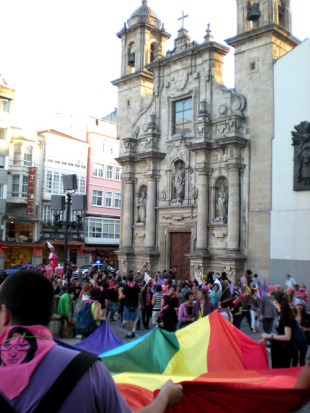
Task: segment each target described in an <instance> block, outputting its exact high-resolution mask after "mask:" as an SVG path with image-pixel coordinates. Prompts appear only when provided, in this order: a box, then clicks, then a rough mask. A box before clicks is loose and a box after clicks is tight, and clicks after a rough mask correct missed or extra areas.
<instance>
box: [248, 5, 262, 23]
mask: <svg viewBox="0 0 310 413" xmlns="http://www.w3.org/2000/svg"><path fill="white" fill-rule="evenodd" d="M261 15H262V14H261V12H260V11H259V4H258V3H254V4H252V5H251V9H250V12H249V14H248V17H247V20H250V21H255V20H258V19H259V18H260V16H261Z"/></svg>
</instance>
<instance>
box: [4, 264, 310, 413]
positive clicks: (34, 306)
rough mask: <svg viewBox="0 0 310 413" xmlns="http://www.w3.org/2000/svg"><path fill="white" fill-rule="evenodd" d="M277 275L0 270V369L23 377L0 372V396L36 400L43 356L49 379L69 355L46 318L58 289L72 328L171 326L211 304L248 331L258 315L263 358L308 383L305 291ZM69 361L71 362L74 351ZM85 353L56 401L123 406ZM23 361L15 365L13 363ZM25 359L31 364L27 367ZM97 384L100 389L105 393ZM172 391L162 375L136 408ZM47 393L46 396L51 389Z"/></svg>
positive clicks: (309, 324)
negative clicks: (75, 274) (275, 280)
mask: <svg viewBox="0 0 310 413" xmlns="http://www.w3.org/2000/svg"><path fill="white" fill-rule="evenodd" d="M165 277H166V278H165ZM286 281H288V282H289V283H286V284H285V287H284V288H282V287H281V286H280V285H275V286H272V285H269V286H266V285H265V283H264V282H261V281H260V280H259V277H258V276H256V275H254V276H252V272H251V271H250V270H247V271H246V272H245V273H244V275H243V276H242V277H241V278H240V279H239V280H236V281H234V282H233V281H231V280H229V279H228V277H227V275H226V273H225V272H224V273H222V274H219V273H213V272H209V273H208V274H207V275H206V276H200V277H196V278H193V279H191V280H182V279H180V278H179V277H178V276H177V272H176V271H174V273H173V272H170V271H169V273H168V272H165V274H164V275H163V274H160V273H156V274H154V275H152V276H151V275H150V274H149V272H148V271H147V269H146V268H143V269H141V270H140V271H137V272H136V273H135V274H134V273H133V271H131V272H129V273H128V274H126V276H121V275H120V273H119V272H116V273H108V272H103V271H102V272H91V271H90V273H89V274H88V277H87V279H86V280H85V282H83V283H81V282H80V281H78V280H74V279H73V278H70V279H69V278H67V280H66V281H64V280H62V279H61V277H59V276H58V275H57V273H56V274H53V275H52V277H49V278H48V277H47V276H46V274H45V273H44V271H43V272H42V274H38V272H34V271H21V272H19V273H16V274H14V276H10V277H7V278H6V279H5V281H4V283H3V284H2V286H1V287H0V335H1V340H2V341H1V343H2V344H1V346H2V347H1V350H0V368H6V367H9V369H6V370H7V371H9V373H10V374H9V375H8V374H5V377H6V381H7V382H8V383H11V382H10V380H11V378H12V380H13V381H16V377H19V378H20V377H22V378H23V379H22V380H18V385H17V386H13V387H12V386H10V385H9V386H6V383H4V382H3V383H2V384H3V386H2V385H1V386H2V387H1V389H0V390H1V392H2V395H1V392H0V402H1V397H2V398H3V400H4V402H5V403H8V404H9V405H10V406H11V407H14V408H16V409H17V411H18V406H19V405H23V406H24V404H25V403H26V404H27V403H28V402H27V400H30V398H29V397H28V396H29V395H31V400H32V403H33V404H34V405H39V404H40V403H41V402H42V397H43V396H44V394H45V392H46V391H47V394H48V383H47V385H46V386H43V387H42V388H41V389H40V391H39V392H38V391H37V386H38V383H39V382H40V380H41V377H42V374H43V373H44V371H46V370H49V371H50V369H51V366H52V365H53V374H52V375H50V376H49V377H50V379H49V380H48V382H53V381H54V380H56V379H57V376H58V375H59V374H60V375H62V374H67V372H66V371H65V370H66V368H65V370H64V372H63V373H62V371H63V369H64V367H66V365H67V360H69V361H68V362H69V364H68V366H69V365H70V364H71V363H73V362H74V357H75V355H76V353H75V352H73V351H71V350H68V349H63V348H61V347H59V346H56V345H55V343H53V341H52V339H51V338H52V336H51V334H50V332H49V330H48V329H47V328H46V327H47V326H48V323H49V321H50V319H51V316H52V313H53V306H54V294H55V293H56V294H57V295H58V296H59V303H58V312H59V314H60V315H61V316H62V317H63V319H64V320H65V321H66V323H67V324H68V325H71V326H72V327H73V330H72V331H73V334H80V335H81V337H82V338H83V337H86V336H88V335H89V334H91V332H92V331H94V330H95V329H96V328H98V327H99V326H100V324H101V323H102V322H107V320H109V321H110V322H113V321H115V320H116V318H119V319H120V321H121V322H122V323H123V325H124V327H125V328H126V330H127V332H126V336H125V337H126V338H127V339H134V338H135V337H136V330H138V329H142V328H143V329H149V328H162V329H165V330H167V331H175V330H176V329H178V328H184V327H186V326H188V325H189V324H191V323H193V322H195V321H196V320H199V319H201V318H202V317H205V316H207V315H209V314H210V313H212V312H213V311H218V312H219V313H220V314H221V315H222V316H223V317H225V318H226V319H227V320H228V321H229V322H231V323H232V324H233V325H234V326H235V327H236V328H240V326H241V323H242V321H243V319H244V318H246V320H247V322H248V323H249V326H250V328H251V329H252V331H253V333H257V332H259V331H260V330H259V328H260V326H261V325H262V328H263V330H264V332H263V334H262V335H261V337H262V339H264V340H265V342H266V345H267V346H269V347H270V351H271V361H272V367H273V368H279V367H290V366H297V365H300V366H304V368H303V370H302V372H301V374H300V376H299V378H298V380H297V382H296V387H309V386H310V364H309V357H308V359H307V361H306V355H307V350H308V345H309V336H310V316H309V314H308V309H309V295H308V292H307V288H306V286H305V285H304V284H301V285H298V284H296V282H294V281H295V280H292V277H290V276H289V275H287V276H286ZM38 308H40V311H38ZM85 314H88V316H85ZM260 322H261V323H260ZM87 323H88V324H87ZM301 335H302V336H303V337H302V338H303V340H301ZM15 341H16V343H15ZM297 344H298V346H297ZM18 346H19V347H20V350H18V351H19V353H18V357H19V359H18V360H17V359H16V358H15V356H14V357H13V355H12V354H13V349H14V352H15V353H16V351H15V350H16V348H17V347H18ZM19 347H18V348H19ZM37 349H39V350H40V351H39V352H37V351H36V350H37ZM11 350H12V351H11ZM15 353H14V354H15ZM37 353H38V354H39V353H40V354H41V353H42V354H43V353H44V354H47V356H45V357H44V358H43V359H42V358H41V357H37V356H36V354H37ZM16 354H17V353H16ZM64 358H65V359H66V362H65V363H63V362H64ZM76 362H77V363H80V361H79V360H77V361H76ZM91 363H95V364H91V365H92V366H91V367H89V368H88V370H86V371H85V373H84V372H83V376H82V378H81V379H80V380H79V381H78V383H77V385H76V386H75V387H74V391H73V393H72V394H73V395H72V397H68V398H67V399H66V400H65V401H63V400H57V403H59V405H61V403H63V404H62V409H61V410H60V411H67V410H66V409H67V405H68V403H73V400H74V405H76V401H77V400H80V399H79V397H80V396H81V397H82V399H83V403H82V402H81V406H82V405H83V406H84V405H85V403H88V404H92V403H95V404H96V406H100V407H102V406H107V409H108V410H107V411H131V410H130V409H129V408H128V406H127V404H126V403H125V401H124V400H123V399H122V397H121V395H120V394H119V392H118V391H117V389H116V387H115V385H114V383H113V380H112V379H111V377H110V376H109V374H108V372H107V370H106V369H105V367H104V366H103V364H102V363H100V362H96V361H94V360H93V361H91ZM24 365H25V368H26V369H24V370H25V374H23V372H22V371H21V370H20V369H21V368H22V367H23V366H24ZM16 366H17V367H18V370H17V369H16ZM13 367H14V368H13ZM28 367H31V369H32V368H34V369H35V370H34V372H35V373H34V374H33V373H31V376H29V374H28V370H27V369H28ZM14 369H15V370H14ZM24 370H23V371H24ZM26 373H27V374H26ZM54 373H55V374H54ZM54 376H55V377H54ZM2 377H4V375H2ZM94 377H97V378H98V377H100V378H101V379H100V382H102V383H104V386H108V391H107V388H104V389H101V390H100V392H98V391H97V390H98V389H97V388H95V387H94V388H93V389H91V390H90V391H91V397H88V396H87V395H86V394H85V391H84V390H85V389H84V387H85V386H84V384H85V383H86V382H88V383H92V382H94V380H93V378H94ZM0 382H1V381H0ZM96 382H97V380H96ZM12 388H14V392H15V390H16V392H15V393H14V395H12V394H11V393H12V392H11V389H12ZM25 389H26V390H25ZM107 394H108V395H109V397H107V396H105V395H107ZM181 394H182V386H180V385H173V383H172V382H171V381H168V382H167V383H166V384H165V385H164V386H163V388H162V391H161V392H160V393H159V396H158V397H157V398H156V399H155V400H154V402H153V404H151V405H149V406H147V407H146V408H144V409H142V410H141V412H142V411H143V412H148V411H164V410H165V408H167V407H169V406H172V405H174V404H175V403H177V402H178V401H179V400H180V397H181ZM3 395H4V397H3ZM25 397H26V399H25ZM45 397H46V396H45ZM82 399H81V400H82ZM48 400H49V402H52V401H51V397H49V399H48ZM111 406H112V407H111ZM115 406H117V409H116V410H115ZM92 407H93V405H92ZM89 408H90V405H89ZM77 411H80V410H78V409H77ZM91 411H97V410H96V409H94V410H91Z"/></svg>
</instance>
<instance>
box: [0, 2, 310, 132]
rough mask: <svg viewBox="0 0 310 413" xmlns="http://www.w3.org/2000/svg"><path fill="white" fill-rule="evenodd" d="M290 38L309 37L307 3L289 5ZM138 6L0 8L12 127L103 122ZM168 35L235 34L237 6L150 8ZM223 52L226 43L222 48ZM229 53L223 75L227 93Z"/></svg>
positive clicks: (0, 57)
mask: <svg viewBox="0 0 310 413" xmlns="http://www.w3.org/2000/svg"><path fill="white" fill-rule="evenodd" d="M291 3H292V33H293V35H294V36H296V37H297V38H299V39H300V40H304V39H305V38H306V37H310V26H309V23H308V22H309V16H310V0H291ZM140 5H141V0H112V1H106V0H0V6H1V9H0V10H1V43H0V44H1V46H0V51H1V52H0V73H1V74H2V75H3V76H4V78H5V79H6V80H7V82H8V83H9V85H10V86H12V87H13V88H15V90H16V98H15V108H14V112H15V119H16V120H15V122H16V123H17V124H19V125H21V126H22V124H23V123H25V122H26V120H28V124H29V123H30V125H31V126H33V127H43V126H44V119H45V118H46V117H47V116H49V115H50V114H52V113H65V114H81V115H82V114H83V115H92V116H97V117H102V116H104V115H106V114H108V113H110V112H112V111H113V110H114V108H115V107H116V106H117V88H116V87H115V86H112V85H111V83H110V82H111V81H112V80H114V79H117V78H118V77H119V76H120V57H121V49H120V45H121V41H120V39H118V37H117V36H116V33H117V32H118V31H120V29H121V28H122V27H123V25H124V22H125V21H127V19H129V17H130V16H131V14H132V13H133V11H134V10H135V9H136V8H138V7H139V6H140ZM148 5H149V7H151V9H152V10H154V11H155V13H156V14H157V17H158V18H159V19H160V20H161V21H162V22H163V23H165V28H166V31H167V32H168V33H170V34H171V35H172V38H171V40H170V41H169V42H168V46H167V49H168V50H170V49H173V40H174V39H175V38H176V36H177V30H178V29H179V28H180V26H181V22H180V21H178V18H179V17H180V16H181V15H182V10H184V13H185V14H189V17H187V18H186V19H185V24H184V26H185V28H186V29H187V30H188V31H189V36H190V37H191V40H195V41H197V42H199V43H201V42H203V36H204V35H205V30H206V28H207V24H208V23H210V24H211V30H212V35H213V36H214V40H215V41H217V42H219V43H224V39H227V38H229V37H232V36H234V35H235V34H236V0H204V1H201V0H191V1H190V2H189V1H188V0H149V2H148ZM224 44H225V43H224ZM232 62H233V52H230V53H229V56H228V58H227V62H226V65H225V69H224V78H225V83H226V84H227V85H228V86H229V87H233V64H232Z"/></svg>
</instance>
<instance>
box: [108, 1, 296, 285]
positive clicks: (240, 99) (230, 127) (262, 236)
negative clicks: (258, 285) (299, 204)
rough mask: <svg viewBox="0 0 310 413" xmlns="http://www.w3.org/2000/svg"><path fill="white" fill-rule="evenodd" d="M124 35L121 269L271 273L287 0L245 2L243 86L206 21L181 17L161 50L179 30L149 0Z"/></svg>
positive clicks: (241, 17) (240, 8)
mask: <svg viewBox="0 0 310 413" xmlns="http://www.w3.org/2000/svg"><path fill="white" fill-rule="evenodd" d="M118 37H119V38H120V39H121V42H122V68H121V77H120V78H119V79H117V80H115V81H114V82H113V84H114V85H116V86H117V87H118V90H119V104H118V120H117V122H118V136H119V138H120V157H119V159H118V162H119V163H120V164H122V167H123V182H122V199H123V202H122V211H121V234H120V248H119V250H118V258H119V267H120V270H121V271H123V272H126V271H128V270H131V269H134V270H135V269H138V268H140V267H141V266H142V265H145V264H147V265H148V267H149V269H150V271H151V272H155V271H157V270H163V269H168V267H169V266H171V265H177V266H178V271H177V272H178V274H179V275H180V276H182V277H184V278H185V277H186V278H188V277H189V276H190V275H193V274H194V272H195V271H196V272H198V273H206V272H207V271H209V270H213V271H217V272H220V271H224V270H226V271H230V272H231V274H233V273H235V274H236V275H240V274H241V273H242V272H243V270H244V269H246V268H251V269H252V270H253V271H255V272H257V273H258V274H260V275H263V276H268V275H269V242H270V233H269V232H270V209H271V144H272V137H273V62H274V60H275V59H278V58H279V57H281V56H282V55H284V54H285V53H286V52H287V51H289V50H291V49H292V48H293V47H294V46H296V45H297V44H298V41H297V40H296V39H295V38H293V37H292V36H291V34H290V1H289V0H281V1H279V0H260V1H259V0H254V1H251V0H237V35H236V36H235V37H233V38H231V39H228V40H227V43H228V44H229V45H230V46H232V47H234V49H235V89H228V88H226V87H225V86H224V85H223V79H222V68H223V58H224V56H225V55H226V54H227V53H228V51H229V49H228V48H227V47H226V46H223V45H221V44H218V43H216V42H215V41H214V40H213V38H212V37H211V34H210V30H209V27H207V30H206V34H205V37H204V42H203V43H202V44H198V43H196V42H191V41H190V38H189V35H188V32H187V30H186V29H185V27H184V24H183V23H182V27H181V28H180V30H179V31H178V35H177V38H176V39H175V42H174V49H173V50H172V51H169V52H167V53H166V55H164V53H163V51H164V47H165V42H166V40H167V39H168V38H169V37H170V35H169V34H168V33H167V32H166V30H165V27H164V26H163V25H162V24H161V22H160V20H159V19H158V18H157V16H156V14H155V13H154V12H153V11H152V10H151V9H150V8H149V7H148V5H147V1H145V0H144V1H142V5H141V6H140V7H139V8H138V9H137V10H136V11H135V12H134V13H133V14H132V16H131V17H130V19H129V20H128V21H127V24H125V25H124V27H123V28H122V30H121V31H120V32H119V33H118Z"/></svg>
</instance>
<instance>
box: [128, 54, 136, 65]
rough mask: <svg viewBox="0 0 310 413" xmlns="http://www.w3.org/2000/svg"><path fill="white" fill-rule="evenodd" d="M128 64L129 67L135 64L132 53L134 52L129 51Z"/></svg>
mask: <svg viewBox="0 0 310 413" xmlns="http://www.w3.org/2000/svg"><path fill="white" fill-rule="evenodd" d="M128 65H129V66H131V67H134V66H135V53H134V52H132V53H129V56H128Z"/></svg>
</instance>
